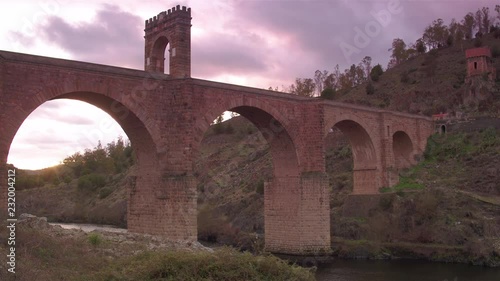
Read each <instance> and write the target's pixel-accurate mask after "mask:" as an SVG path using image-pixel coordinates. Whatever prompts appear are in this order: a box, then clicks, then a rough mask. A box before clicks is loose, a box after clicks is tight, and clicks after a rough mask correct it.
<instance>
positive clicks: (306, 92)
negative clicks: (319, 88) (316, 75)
mask: <svg viewBox="0 0 500 281" xmlns="http://www.w3.org/2000/svg"><path fill="white" fill-rule="evenodd" d="M315 88H316V85H315V84H314V82H313V79H311V78H296V79H295V84H292V85H290V90H289V91H290V93H291V94H294V95H298V96H304V97H312V96H313V95H314V89H315Z"/></svg>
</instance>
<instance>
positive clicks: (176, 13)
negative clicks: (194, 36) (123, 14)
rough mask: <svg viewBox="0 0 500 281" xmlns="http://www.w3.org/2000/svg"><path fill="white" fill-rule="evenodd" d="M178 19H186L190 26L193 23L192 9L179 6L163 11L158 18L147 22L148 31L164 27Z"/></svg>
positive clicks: (155, 17)
mask: <svg viewBox="0 0 500 281" xmlns="http://www.w3.org/2000/svg"><path fill="white" fill-rule="evenodd" d="M176 19H181V20H182V19H184V20H186V23H188V24H190V22H191V8H188V7H186V6H182V7H181V6H180V5H177V6H175V7H172V9H169V10H167V11H163V12H161V13H159V14H158V15H157V16H154V17H152V18H150V19H148V20H146V24H145V26H146V29H145V30H146V31H148V30H151V29H153V28H155V27H159V26H162V25H163V24H165V23H168V22H170V21H174V20H176Z"/></svg>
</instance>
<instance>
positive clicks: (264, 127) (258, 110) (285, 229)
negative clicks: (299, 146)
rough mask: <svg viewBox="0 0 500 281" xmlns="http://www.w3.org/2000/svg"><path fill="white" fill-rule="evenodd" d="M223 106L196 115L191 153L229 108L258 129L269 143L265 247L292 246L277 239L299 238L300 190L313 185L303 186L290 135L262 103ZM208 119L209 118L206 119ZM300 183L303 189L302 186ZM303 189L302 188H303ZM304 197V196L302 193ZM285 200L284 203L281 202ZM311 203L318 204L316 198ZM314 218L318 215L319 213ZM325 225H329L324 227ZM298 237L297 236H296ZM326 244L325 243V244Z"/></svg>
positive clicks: (278, 118)
mask: <svg viewBox="0 0 500 281" xmlns="http://www.w3.org/2000/svg"><path fill="white" fill-rule="evenodd" d="M225 106H227V107H223V106H217V109H213V110H210V111H208V112H207V113H206V114H205V115H204V116H202V117H200V118H199V120H198V124H196V126H197V129H198V133H196V135H197V137H195V138H194V139H195V142H196V143H195V145H194V150H193V151H194V152H195V155H199V153H198V152H197V151H199V148H198V147H199V146H200V144H201V138H202V137H203V134H204V133H205V131H206V130H207V129H208V127H209V126H210V123H211V122H212V120H214V119H215V118H216V117H217V116H220V115H221V114H222V113H223V112H225V111H233V112H236V113H238V114H240V115H241V116H242V117H244V118H246V119H247V120H249V121H250V122H251V123H253V124H254V125H255V126H256V127H257V129H258V130H259V131H260V132H261V134H262V136H263V137H264V138H265V140H266V141H267V143H268V145H269V149H270V154H271V162H272V166H273V177H272V178H270V179H265V183H264V206H263V207H264V239H265V241H266V249H267V250H269V251H273V250H276V249H284V248H286V249H294V247H296V246H295V245H291V244H290V242H289V241H287V240H283V239H281V238H282V237H283V235H284V233H288V235H290V236H294V237H295V236H296V237H303V236H304V233H302V232H301V231H298V229H302V227H304V226H303V225H302V223H303V222H302V220H301V211H302V210H301V207H300V206H301V205H302V204H303V203H302V201H301V200H303V198H302V196H303V195H301V194H302V192H301V190H310V191H309V192H311V193H313V192H314V190H315V189H314V188H315V187H314V186H311V185H307V184H305V183H304V182H307V179H303V178H301V169H300V165H299V161H298V153H297V150H296V146H295V143H294V140H293V136H292V135H291V134H290V133H289V131H288V130H287V129H286V125H284V124H283V123H282V122H284V121H282V120H283V119H281V120H280V117H278V116H279V113H278V112H276V110H275V109H274V108H272V107H268V106H267V104H265V103H258V102H256V101H250V100H246V101H244V102H238V103H236V102H235V101H232V102H228V103H227V104H225ZM209 120H210V121H209ZM302 186H305V188H303V189H302ZM304 192H305V191H304ZM304 196H305V195H304ZM285 202H286V203H285ZM314 203H316V204H318V202H317V201H314ZM318 217H320V218H321V216H320V215H318ZM328 227H329V226H328ZM297 239H299V238H297ZM328 245H329V243H328Z"/></svg>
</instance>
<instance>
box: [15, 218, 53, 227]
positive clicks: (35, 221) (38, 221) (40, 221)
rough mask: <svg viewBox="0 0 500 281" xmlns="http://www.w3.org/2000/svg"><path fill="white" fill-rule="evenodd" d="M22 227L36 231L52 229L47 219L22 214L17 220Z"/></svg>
mask: <svg viewBox="0 0 500 281" xmlns="http://www.w3.org/2000/svg"><path fill="white" fill-rule="evenodd" d="M17 222H18V223H19V224H20V225H24V226H27V227H30V228H35V229H47V228H49V227H50V225H49V223H48V222H47V218H46V217H37V216H34V215H30V214H21V215H20V216H19V218H18V219H17Z"/></svg>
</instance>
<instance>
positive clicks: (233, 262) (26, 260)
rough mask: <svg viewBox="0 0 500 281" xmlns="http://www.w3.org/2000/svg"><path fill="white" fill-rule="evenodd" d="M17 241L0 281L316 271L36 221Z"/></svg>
mask: <svg viewBox="0 0 500 281" xmlns="http://www.w3.org/2000/svg"><path fill="white" fill-rule="evenodd" d="M2 221H5V220H3V219H2ZM6 234H7V230H6V228H5V227H4V228H0V237H2V238H1V240H2V241H0V255H1V256H2V257H6V256H7V254H8V249H7V243H6V241H3V240H5V238H3V237H7V235H6ZM16 241H17V248H16V258H17V266H16V273H15V275H14V274H12V273H9V272H8V271H7V268H6V267H5V264H6V263H5V262H1V263H0V280H7V281H8V280H16V281H19V280H21V281H24V280H26V281H28V280H29V281H31V280H39V281H44V280H51V281H52V280H82V281H83V280H93V281H99V280H108V281H109V280H201V279H208V280H298V281H299V280H304V281H309V280H315V279H314V269H305V268H301V267H298V266H292V265H289V264H288V263H287V262H285V261H282V260H280V259H278V258H276V257H274V256H271V255H264V256H254V255H251V254H249V253H240V252H238V251H236V250H234V249H230V248H227V247H225V248H221V249H216V250H214V249H210V248H207V247H204V246H203V245H201V244H200V243H198V242H197V241H172V240H167V239H165V238H162V237H159V236H153V235H142V234H134V233H116V232H107V231H92V232H90V233H86V232H84V231H82V230H78V229H63V228H62V227H60V226H54V225H50V224H49V223H47V220H46V219H45V218H39V217H34V216H26V215H22V216H21V217H20V219H19V221H18V223H17V232H16Z"/></svg>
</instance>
